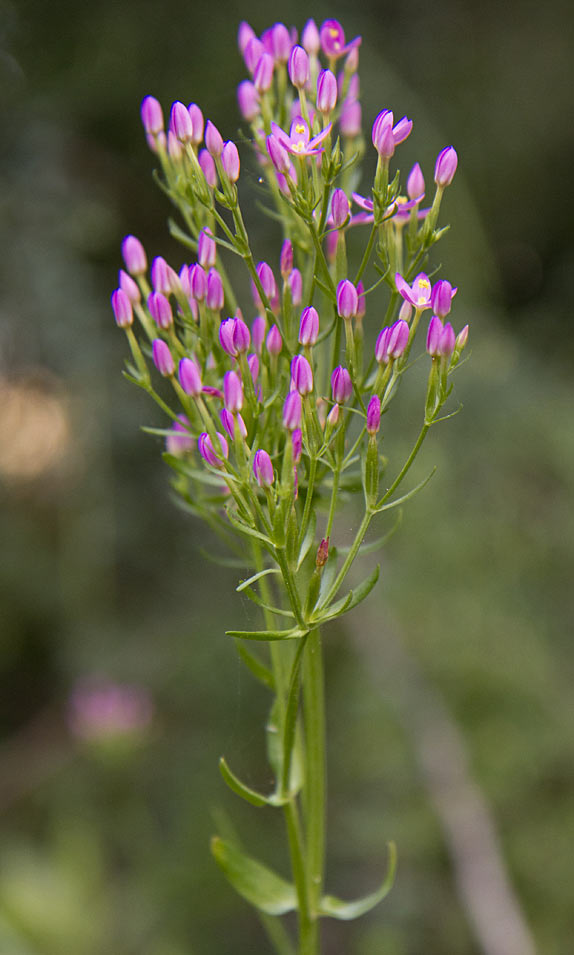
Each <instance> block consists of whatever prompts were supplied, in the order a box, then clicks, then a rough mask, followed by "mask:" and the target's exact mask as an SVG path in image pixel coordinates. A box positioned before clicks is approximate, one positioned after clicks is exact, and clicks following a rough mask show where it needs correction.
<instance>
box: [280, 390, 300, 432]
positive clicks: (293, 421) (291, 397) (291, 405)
mask: <svg viewBox="0 0 574 955" xmlns="http://www.w3.org/2000/svg"><path fill="white" fill-rule="evenodd" d="M283 424H284V426H285V427H286V428H287V430H288V431H295V429H296V428H299V427H301V395H300V394H299V392H298V391H290V392H289V394H288V395H287V397H286V398H285V404H284V405H283Z"/></svg>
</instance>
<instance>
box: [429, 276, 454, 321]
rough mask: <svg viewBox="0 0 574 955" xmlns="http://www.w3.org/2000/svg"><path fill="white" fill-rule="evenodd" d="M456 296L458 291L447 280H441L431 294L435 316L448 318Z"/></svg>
mask: <svg viewBox="0 0 574 955" xmlns="http://www.w3.org/2000/svg"><path fill="white" fill-rule="evenodd" d="M455 294H456V289H453V287H452V285H451V284H450V282H447V281H446V280H445V279H441V280H440V281H439V282H437V283H436V285H434V286H433V290H432V292H431V307H432V310H433V312H434V313H435V315H438V317H439V318H446V316H447V315H448V313H449V312H450V308H451V304H452V300H453V297H454V295H455Z"/></svg>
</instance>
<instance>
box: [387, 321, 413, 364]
mask: <svg viewBox="0 0 574 955" xmlns="http://www.w3.org/2000/svg"><path fill="white" fill-rule="evenodd" d="M408 340H409V326H408V325H407V323H406V322H404V321H402V320H401V319H399V320H398V321H397V322H395V323H394V325H391V327H390V329H389V338H388V341H387V355H388V357H389V358H400V356H401V355H402V354H403V353H404V350H405V348H406V347H407V344H408Z"/></svg>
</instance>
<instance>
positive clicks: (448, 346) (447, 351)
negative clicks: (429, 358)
mask: <svg viewBox="0 0 574 955" xmlns="http://www.w3.org/2000/svg"><path fill="white" fill-rule="evenodd" d="M455 345H456V336H455V334H454V329H453V327H452V325H451V324H450V322H447V323H446V325H445V326H444V328H443V330H442V335H441V336H440V342H439V352H440V354H441V355H443V356H444V357H445V358H449V357H450V356H451V355H452V353H453V351H454V348H455Z"/></svg>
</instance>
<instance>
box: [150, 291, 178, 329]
mask: <svg viewBox="0 0 574 955" xmlns="http://www.w3.org/2000/svg"><path fill="white" fill-rule="evenodd" d="M147 307H148V308H149V311H150V315H151V317H152V318H153V320H154V322H155V323H156V325H157V326H158V328H163V329H164V330H165V329H167V328H170V327H171V326H172V325H173V312H172V310H171V305H170V304H169V300H168V299H167V298H166V297H165V295H162V293H161V292H152V293H151V294H150V295H148V300H147Z"/></svg>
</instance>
